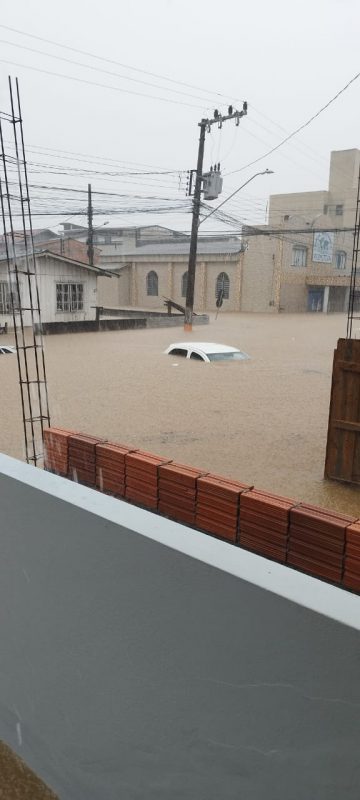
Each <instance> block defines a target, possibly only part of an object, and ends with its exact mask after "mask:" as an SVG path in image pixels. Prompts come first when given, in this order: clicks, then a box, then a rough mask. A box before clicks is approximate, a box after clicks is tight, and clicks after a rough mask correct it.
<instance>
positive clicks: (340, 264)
mask: <svg viewBox="0 0 360 800" xmlns="http://www.w3.org/2000/svg"><path fill="white" fill-rule="evenodd" d="M335 266H336V269H345V267H346V253H345V251H344V250H337V252H336V253H335Z"/></svg>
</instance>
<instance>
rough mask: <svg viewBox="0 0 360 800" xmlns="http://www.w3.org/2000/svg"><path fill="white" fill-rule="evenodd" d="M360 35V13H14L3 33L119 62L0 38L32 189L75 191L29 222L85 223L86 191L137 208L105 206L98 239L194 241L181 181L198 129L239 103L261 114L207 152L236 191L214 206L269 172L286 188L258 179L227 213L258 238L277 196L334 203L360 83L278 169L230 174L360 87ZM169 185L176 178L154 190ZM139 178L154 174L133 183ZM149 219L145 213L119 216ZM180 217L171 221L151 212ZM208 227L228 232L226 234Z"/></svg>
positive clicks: (0, 82) (126, 8)
mask: <svg viewBox="0 0 360 800" xmlns="http://www.w3.org/2000/svg"><path fill="white" fill-rule="evenodd" d="M359 19H360V12H359V6H358V1H357V0H312V2H310V0H303V2H301V3H300V2H295V3H289V2H284V0H272V2H268V0H257V2H256V0H254V2H249V3H241V2H239V0H223V2H222V3H219V2H215V0H206V1H205V0H196V1H195V0H152V1H151V0H133V2H131V3H130V2H121V0H120V2H116V3H115V2H114V1H113V0H104V1H103V2H102V3H101V4H96V6H95V5H94V6H93V7H91V5H90V4H89V3H88V2H86V3H85V2H84V0H77V2H76V0H73V2H70V0H63V1H62V3H61V4H60V5H55V4H54V3H49V2H45V0H37V2H34V0H15V2H13V3H7V4H6V7H4V8H2V14H1V20H0V22H1V26H4V25H6V26H10V27H12V28H16V29H17V30H18V31H23V32H26V33H27V34H31V35H33V36H38V37H43V38H45V39H48V40H52V41H53V42H58V43H59V44H62V45H67V47H71V48H76V49H78V50H83V51H87V52H88V53H90V54H92V56H94V55H96V56H99V57H101V58H103V59H111V60H112V61H115V62H118V63H109V62H107V61H104V60H100V59H99V58H94V57H92V56H90V55H82V54H80V53H77V52H73V51H71V50H66V49H64V48H63V47H60V46H59V47H57V46H55V45H54V44H49V43H47V42H44V41H39V40H36V39H34V38H31V37H30V36H26V35H22V34H20V33H15V32H12V31H9V30H5V29H4V27H1V26H0V53H1V55H0V108H1V110H8V109H9V100H8V90H7V76H8V74H9V73H10V74H11V75H12V76H13V77H15V76H16V75H17V76H18V77H19V80H20V91H21V100H22V107H23V109H22V110H23V118H24V132H25V142H26V149H27V155H28V160H29V162H31V163H30V164H29V168H30V178H31V183H32V184H41V185H43V186H56V187H67V188H68V189H72V191H71V192H62V191H60V189H56V190H50V189H41V190H40V189H39V188H36V187H34V188H32V189H31V197H32V204H33V210H34V211H39V210H42V209H45V208H46V209H48V210H50V211H55V210H56V211H60V210H61V211H63V212H65V213H67V212H69V214H68V216H70V215H71V212H74V210H82V209H85V206H86V196H85V194H80V193H74V189H80V190H84V191H85V190H86V188H87V183H88V182H89V181H90V182H91V183H92V187H93V191H94V192H95V191H98V192H112V193H114V194H115V195H117V194H121V195H127V196H126V197H122V198H118V197H109V196H108V195H95V196H94V205H95V207H96V209H97V210H100V211H103V216H97V217H96V224H98V225H101V224H102V223H103V222H105V221H107V220H109V222H110V224H118V223H120V224H121V223H122V224H127V225H129V224H130V225H131V224H150V223H153V222H156V221H157V222H159V223H160V224H163V225H169V226H174V227H176V228H178V229H183V230H188V229H189V226H190V214H189V203H188V202H187V200H186V197H185V180H186V176H185V174H184V172H183V171H186V170H187V169H190V168H194V167H195V166H196V154H197V140H198V128H197V122H198V121H199V119H200V118H201V117H202V116H208V115H209V114H212V111H213V109H214V108H215V107H217V108H219V110H223V111H224V112H225V111H226V108H227V104H228V102H232V103H233V104H234V105H235V106H236V105H237V106H238V107H241V103H242V101H243V100H247V101H248V104H249V111H248V116H247V117H246V118H244V119H243V120H242V121H241V124H240V126H239V127H235V124H234V123H233V122H227V123H226V124H224V126H223V129H222V130H221V131H220V130H218V129H217V128H215V127H214V128H213V129H212V132H211V134H209V135H208V136H207V140H206V152H205V161H204V167H205V168H208V167H209V166H210V164H211V163H212V162H213V161H221V165H222V171H223V175H224V191H223V194H222V195H221V197H220V198H219V200H218V201H215V202H214V203H212V206H215V205H217V204H218V203H219V202H220V201H221V200H223V199H224V198H225V197H226V195H228V194H230V193H231V192H232V191H234V190H235V189H236V188H237V187H238V186H240V185H241V184H242V183H244V182H245V181H246V180H247V179H248V178H249V177H250V176H252V175H253V174H254V173H255V172H257V171H260V170H263V169H265V168H266V167H268V168H269V169H272V170H274V172H275V174H274V175H270V176H261V177H258V178H256V179H255V180H254V181H253V182H252V183H251V184H250V185H249V186H248V187H246V188H245V189H244V191H243V192H240V193H239V194H238V195H237V197H236V198H234V200H233V201H230V202H229V203H228V205H226V206H225V208H224V210H226V211H227V212H228V213H230V214H232V215H234V216H236V218H237V219H239V220H244V221H245V222H252V223H255V224H256V223H260V222H263V221H264V213H265V210H266V204H267V200H268V196H269V194H273V193H282V192H291V191H311V190H314V189H324V188H326V187H327V180H328V167H329V156H330V151H331V150H339V149H347V148H353V147H359V146H360V141H359V140H360V135H359V110H358V109H359V94H360V79H359V80H357V81H356V82H355V83H354V84H353V85H352V86H351V87H350V88H349V89H348V90H347V91H346V92H344V94H342V95H341V97H340V98H339V99H338V100H337V101H336V102H334V103H333V104H332V105H331V106H330V108H329V109H327V110H325V111H324V112H323V113H322V114H321V115H320V117H319V118H318V119H316V120H315V121H314V122H313V123H312V124H311V125H310V126H309V127H308V128H307V129H306V130H305V131H303V132H302V133H301V134H299V135H298V136H297V137H296V138H295V139H293V140H291V142H289V143H288V144H286V145H285V146H284V147H282V148H281V149H280V150H279V151H278V152H277V153H274V154H273V155H271V156H269V157H267V158H265V159H264V160H262V161H260V162H259V164H256V165H255V166H252V167H249V168H247V169H244V170H242V171H239V172H236V173H235V174H229V175H228V177H226V173H231V172H233V171H234V170H241V168H242V167H244V165H246V164H248V162H250V161H252V160H254V159H256V158H258V157H259V156H261V155H262V154H263V153H265V152H266V151H267V150H269V149H270V148H271V147H273V146H275V145H276V144H278V143H279V142H280V140H281V139H282V138H284V136H286V134H287V133H288V132H290V131H292V130H293V129H295V128H297V127H298V126H299V125H300V124H301V123H302V122H304V121H305V120H307V119H308V118H309V117H311V116H312V114H313V113H315V112H316V111H317V110H318V109H319V108H320V107H321V106H322V105H324V104H325V103H326V102H327V101H328V100H329V99H330V98H331V97H332V96H333V95H335V94H336V92H337V91H338V90H339V89H341V88H342V87H343V86H344V85H345V84H346V83H347V82H348V81H349V80H350V79H351V78H352V77H353V76H354V75H355V74H356V73H357V72H358V71H359V69H360V62H359V56H358V39H359V33H360V31H359V27H360V26H359ZM9 42H12V43H14V44H16V45H21V47H18V46H16V47H15V46H11V45H10V44H9ZM23 48H31V49H32V50H37V51H41V52H40V53H39V52H37V53H36V52H32V51H30V50H29V49H23ZM50 54H51V55H50ZM54 55H56V56H58V57H61V59H70V60H71V61H72V62H77V63H68V62H67V61H62V60H58V59H55V58H53V57H51V56H54ZM11 62H12V63H11ZM80 63H81V64H85V65H86V67H84V66H80V65H79V64H80ZM19 65H22V66H19ZM25 65H27V66H31V67H33V68H34V67H36V68H37V69H38V70H45V71H48V72H52V73H59V74H62V75H66V76H69V77H70V78H71V79H67V78H61V77H56V76H54V75H50V74H43V72H41V71H39V72H38V71H35V70H30V69H28V68H26V67H25ZM90 67H92V69H91V68H90ZM131 67H132V69H131ZM104 70H105V72H104ZM136 70H140V71H136ZM109 72H110V73H114V74H108V73H109ZM147 73H152V75H150V74H147ZM156 76H163V77H162V78H161V77H156ZM72 78H77V79H81V81H90V82H93V83H95V84H102V86H96V85H92V84H88V83H86V82H85V83H84V82H81V81H79V80H78V81H74V80H72ZM165 78H169V79H171V81H173V82H170V81H167V80H165ZM130 79H131V80H130ZM177 82H178V83H177ZM149 84H151V85H149ZM184 84H188V86H186V85H184ZM104 86H105V87H113V88H104ZM190 86H191V87H197V88H190ZM114 87H115V88H114ZM135 93H139V94H135ZM221 95H222V96H221ZM155 98H164V100H161V99H155ZM7 139H9V136H8V135H7ZM45 148H48V150H45ZM59 151H71V152H72V153H74V154H75V155H74V156H71V155H69V154H68V153H64V152H61V153H60V152H59ZM79 159H82V160H79ZM105 159H108V161H106V160H105ZM39 165H42V166H39ZM165 170H169V171H171V172H170V173H169V174H154V173H161V172H162V171H165ZM104 171H105V172H106V173H107V174H106V175H101V174H99V173H102V172H104ZM134 171H137V172H143V171H149V172H152V173H153V174H150V175H134V174H132V175H131V174H129V173H131V172H134ZM114 173H115V174H114ZM116 173H117V174H116ZM119 173H120V174H119ZM124 173H125V174H124ZM128 195H130V196H128ZM134 195H137V197H134ZM139 195H141V196H142V197H143V198H146V199H141V200H140V199H139V197H138V196H139ZM148 198H150V199H148ZM160 198H161V199H160ZM140 205H141V206H142V207H146V208H147V209H149V210H148V213H146V214H141V215H140V214H139V213H133V214H131V215H129V214H127V215H124V214H121V213H117V214H116V213H115V212H120V211H121V210H122V209H125V208H127V207H129V206H130V207H131V208H133V209H137V208H139V206H140ZM178 205H179V206H180V208H179V210H175V211H169V212H168V213H165V214H161V215H160V214H158V213H156V212H153V211H151V209H155V208H159V206H160V207H163V208H165V209H166V208H169V207H171V208H174V207H175V209H176V208H177V206H178ZM65 218H66V217H65V216H60V215H57V216H53V217H49V216H46V217H39V216H36V217H34V225H35V226H36V227H38V226H39V225H42V224H46V225H50V224H51V226H52V227H54V226H56V225H57V224H58V223H59V222H60V221H61V220H64V219H65ZM76 220H78V221H81V222H85V219H84V218H79V217H74V218H73V221H76ZM208 226H209V228H210V227H211V229H212V230H220V229H222V230H225V228H224V227H223V226H221V225H220V223H219V222H217V221H216V220H214V219H213V220H212V223H211V226H210V223H208ZM204 230H205V226H204Z"/></svg>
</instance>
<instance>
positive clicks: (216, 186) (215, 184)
mask: <svg viewBox="0 0 360 800" xmlns="http://www.w3.org/2000/svg"><path fill="white" fill-rule="evenodd" d="M222 185H223V179H222V177H221V172H220V170H218V171H216V170H211V171H210V172H205V173H204V174H203V192H204V200H216V198H217V197H218V196H219V194H221V192H222Z"/></svg>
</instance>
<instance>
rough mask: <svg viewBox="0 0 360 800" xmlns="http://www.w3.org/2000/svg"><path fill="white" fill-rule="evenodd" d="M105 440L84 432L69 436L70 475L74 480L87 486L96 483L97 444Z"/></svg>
mask: <svg viewBox="0 0 360 800" xmlns="http://www.w3.org/2000/svg"><path fill="white" fill-rule="evenodd" d="M103 441H104V439H99V438H98V437H96V436H86V435H85V434H83V433H75V434H72V435H71V436H69V476H70V478H72V480H74V481H77V482H78V483H85V484H86V485H87V486H95V485H96V445H97V444H99V443H100V442H103Z"/></svg>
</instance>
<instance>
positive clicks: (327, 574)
mask: <svg viewBox="0 0 360 800" xmlns="http://www.w3.org/2000/svg"><path fill="white" fill-rule="evenodd" d="M287 563H288V564H291V565H292V566H294V567H299V568H300V569H302V570H303V571H304V572H309V573H310V574H311V575H314V576H315V577H318V578H327V579H328V580H329V581H334V582H335V583H341V577H342V568H338V569H336V568H335V567H333V566H329V565H328V564H323V563H322V562H321V561H316V562H315V561H314V560H313V559H311V558H306V557H305V556H301V555H297V554H295V553H288V557H287Z"/></svg>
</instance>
